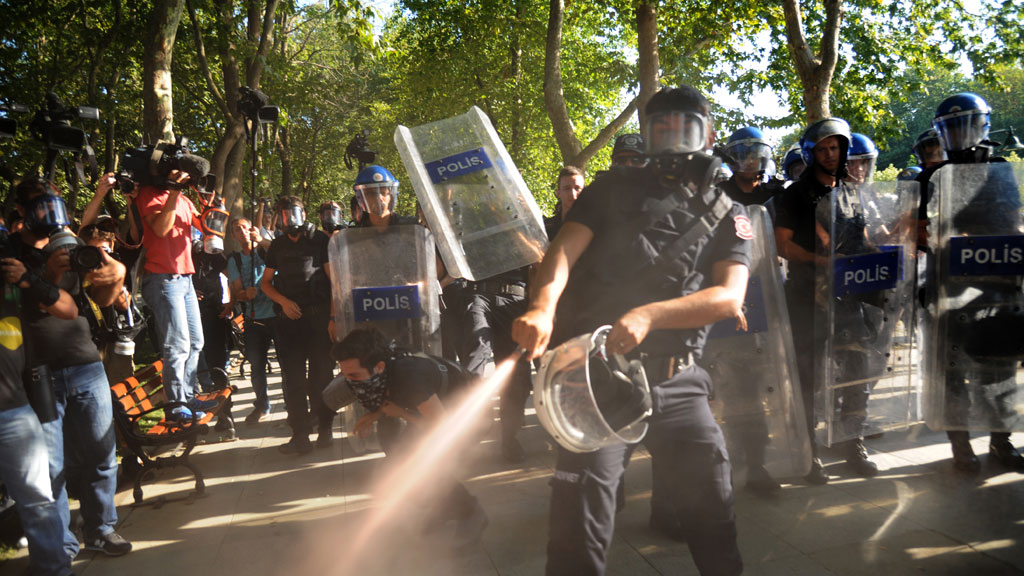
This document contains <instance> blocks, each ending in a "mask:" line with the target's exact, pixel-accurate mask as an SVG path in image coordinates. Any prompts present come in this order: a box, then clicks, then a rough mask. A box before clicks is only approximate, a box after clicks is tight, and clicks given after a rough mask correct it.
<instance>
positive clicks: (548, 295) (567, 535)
mask: <svg viewBox="0 0 1024 576" xmlns="http://www.w3.org/2000/svg"><path fill="white" fill-rule="evenodd" d="M645 112H646V129H647V138H648V142H647V149H648V153H649V155H650V158H651V161H650V163H649V164H648V165H647V166H646V167H643V168H640V167H637V168H628V169H620V170H614V171H610V172H609V173H608V174H607V175H604V176H601V177H598V178H597V179H596V180H595V181H594V182H593V183H592V184H591V185H590V186H589V187H588V188H587V191H586V192H585V193H584V194H581V195H580V198H579V199H578V200H577V203H576V205H575V206H574V207H573V210H572V211H571V212H570V213H569V214H568V216H567V221H566V223H565V225H564V227H563V228H562V230H561V232H559V234H558V236H557V237H556V238H555V240H554V242H553V243H552V245H551V247H550V248H549V250H548V251H547V253H546V254H545V256H544V260H543V262H542V263H541V265H540V269H539V271H538V273H537V278H536V280H537V281H536V284H535V285H534V286H533V287H532V289H531V298H530V305H529V309H528V311H527V312H526V314H524V315H523V316H521V317H520V318H518V319H517V320H516V321H515V323H514V324H513V337H514V339H515V341H516V342H517V343H518V344H519V345H521V346H522V347H524V348H525V350H526V356H528V357H530V358H535V357H538V356H540V355H541V354H542V353H543V352H544V350H545V349H546V348H547V347H548V345H549V344H560V343H562V342H565V341H566V340H568V339H570V338H572V337H574V336H577V335H580V334H586V333H589V332H594V331H595V330H596V329H598V328H599V327H601V326H604V325H611V329H610V331H609V332H608V334H607V338H606V339H605V340H604V349H605V350H607V351H608V352H609V353H610V354H611V353H614V354H615V355H618V356H624V357H625V358H626V359H628V360H630V361H636V362H639V363H642V366H643V369H644V371H645V372H646V375H647V379H648V381H649V383H650V385H651V389H650V403H649V404H648V405H649V406H650V407H651V410H652V412H651V415H650V417H649V418H648V419H647V424H648V425H649V431H648V433H647V436H646V439H645V440H644V442H645V444H646V446H647V448H648V450H649V451H650V453H651V457H652V458H653V459H655V460H658V461H659V462H660V465H661V466H663V467H664V470H663V472H664V474H665V475H666V476H667V477H671V478H673V480H674V482H673V490H672V491H671V493H670V494H669V495H668V496H669V499H670V502H671V504H672V508H673V509H674V512H675V513H676V514H677V515H678V516H679V517H685V519H686V521H685V523H683V526H682V530H683V531H684V532H685V538H686V540H687V542H688V544H689V546H690V551H691V553H692V554H693V557H694V561H695V563H696V564H697V568H698V569H699V570H700V572H701V573H702V574H739V573H741V572H742V569H743V562H742V560H741V558H740V554H739V550H738V548H737V546H736V523H735V515H734V513H733V494H732V483H731V468H730V464H729V457H728V454H727V452H726V449H725V442H724V440H723V437H722V432H721V430H720V429H719V427H718V425H717V424H716V423H715V421H714V418H713V417H712V414H711V410H710V408H709V405H708V394H709V392H710V389H711V382H710V381H709V378H708V375H707V372H705V371H704V370H703V369H702V368H700V367H699V366H697V365H696V364H695V363H694V359H695V358H696V357H699V356H700V354H701V350H702V348H703V345H704V341H705V336H706V330H707V326H708V325H709V324H712V323H714V322H717V321H719V320H723V319H725V318H730V317H732V318H739V319H742V313H741V307H742V303H743V297H744V292H745V289H746V285H747V277H748V269H747V266H748V258H749V246H748V241H749V240H750V238H751V235H750V227H749V220H748V219H747V216H746V211H745V210H744V208H743V207H742V206H740V205H738V204H733V203H732V202H731V201H730V200H729V198H728V197H727V196H725V195H724V194H723V193H722V192H721V191H720V190H718V189H716V188H714V187H713V186H711V181H712V178H713V177H714V174H715V172H716V169H717V167H718V165H719V164H720V160H718V159H716V158H713V157H711V156H710V155H708V154H706V153H705V152H704V151H705V150H706V149H708V148H710V147H711V146H712V144H713V143H714V131H713V127H712V118H711V109H710V104H709V103H708V101H707V99H706V98H705V97H704V96H703V95H702V94H701V93H700V92H698V91H697V90H695V89H694V88H692V87H689V86H681V87H679V88H672V89H668V88H666V89H663V90H661V91H660V92H658V93H657V94H655V95H654V96H653V97H652V98H651V100H650V101H649V102H648V104H647V107H646V109H645ZM556 310H557V315H556ZM543 364H544V362H543V361H542V365H543ZM535 393H537V389H536V387H535ZM549 431H550V428H549ZM556 438H557V437H556ZM634 447H635V444H624V443H618V444H615V443H612V444H609V445H605V446H603V447H601V448H598V449H597V450H596V451H593V452H583V453H581V452H578V451H572V450H570V449H568V448H567V447H566V444H564V443H562V442H561V441H560V447H559V451H558V463H557V466H556V470H555V475H554V478H553V481H552V492H553V493H552V498H551V520H550V534H549V540H548V562H547V573H548V574H603V573H604V570H605V564H606V557H607V553H608V548H609V545H610V544H611V538H612V533H613V530H614V510H615V500H616V495H615V491H616V486H617V485H618V482H619V479H620V477H621V476H622V474H623V471H624V469H625V465H626V462H625V458H624V457H625V456H626V455H627V454H628V452H630V451H631V450H633V448H634Z"/></svg>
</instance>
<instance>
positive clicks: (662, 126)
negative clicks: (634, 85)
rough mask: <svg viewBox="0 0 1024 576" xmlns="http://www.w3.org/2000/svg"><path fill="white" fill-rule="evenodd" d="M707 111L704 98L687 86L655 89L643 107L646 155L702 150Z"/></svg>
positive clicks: (707, 133)
mask: <svg viewBox="0 0 1024 576" xmlns="http://www.w3.org/2000/svg"><path fill="white" fill-rule="evenodd" d="M710 112H711V110H710V105H709V104H708V101H707V99H706V98H705V97H704V95H703V94H701V93H700V92H698V91H697V90H696V89H695V88H693V87H691V86H685V85H684V86H680V87H678V88H662V89H661V90H659V91H658V92H657V93H655V94H654V96H651V99H650V100H648V101H647V106H646V107H645V108H644V124H645V128H646V129H647V138H646V145H647V154H648V156H651V157H652V158H655V159H656V158H657V157H659V156H662V157H664V156H676V155H686V154H692V153H694V152H703V151H704V150H706V149H707V148H708V141H709V139H710V136H711V122H710Z"/></svg>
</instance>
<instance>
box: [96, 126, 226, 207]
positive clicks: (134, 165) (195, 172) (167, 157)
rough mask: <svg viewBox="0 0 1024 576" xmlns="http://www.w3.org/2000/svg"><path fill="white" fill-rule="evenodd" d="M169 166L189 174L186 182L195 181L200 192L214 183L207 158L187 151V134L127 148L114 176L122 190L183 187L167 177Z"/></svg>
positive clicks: (128, 192)
mask: <svg viewBox="0 0 1024 576" xmlns="http://www.w3.org/2000/svg"><path fill="white" fill-rule="evenodd" d="M172 170H178V171H181V172H184V173H186V174H188V176H189V180H188V183H187V185H194V186H195V187H196V188H198V189H199V190H200V192H201V193H202V192H204V191H206V190H207V189H211V190H212V189H213V188H214V186H215V180H214V179H213V175H212V174H210V162H209V161H208V160H207V159H206V158H203V157H201V156H196V155H194V154H190V153H189V149H188V138H185V137H184V136H179V137H178V139H177V140H176V141H175V142H174V143H170V142H160V143H159V144H155V145H152V146H139V147H138V148H132V149H130V150H126V151H125V153H124V155H123V156H122V158H121V169H120V171H119V172H118V173H117V174H116V175H115V179H116V180H117V183H118V185H119V186H118V187H119V189H120V190H121V192H123V193H125V194H130V193H131V192H133V191H134V190H135V187H136V186H155V187H157V188H165V189H166V188H178V189H181V188H183V187H184V186H182V185H181V184H178V183H177V182H174V181H172V180H169V179H168V176H169V175H170V173H171V171H172Z"/></svg>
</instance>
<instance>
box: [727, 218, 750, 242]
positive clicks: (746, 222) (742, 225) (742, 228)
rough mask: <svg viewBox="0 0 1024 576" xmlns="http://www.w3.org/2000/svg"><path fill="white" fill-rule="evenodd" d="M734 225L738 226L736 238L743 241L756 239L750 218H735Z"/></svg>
mask: <svg viewBox="0 0 1024 576" xmlns="http://www.w3.org/2000/svg"><path fill="white" fill-rule="evenodd" d="M732 221H733V223H734V224H735V225H736V236H737V237H739V238H742V239H743V240H753V239H754V227H753V226H751V224H750V218H747V217H746V216H742V215H740V216H733V219H732Z"/></svg>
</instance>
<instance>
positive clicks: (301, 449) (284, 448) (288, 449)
mask: <svg viewBox="0 0 1024 576" xmlns="http://www.w3.org/2000/svg"><path fill="white" fill-rule="evenodd" d="M277 450H278V452H280V453H281V454H288V455H292V454H296V455H301V454H309V453H310V452H312V451H313V444H312V443H310V441H309V439H308V438H292V439H291V440H289V441H287V442H285V443H284V444H281V445H280V446H278V447H277Z"/></svg>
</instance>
